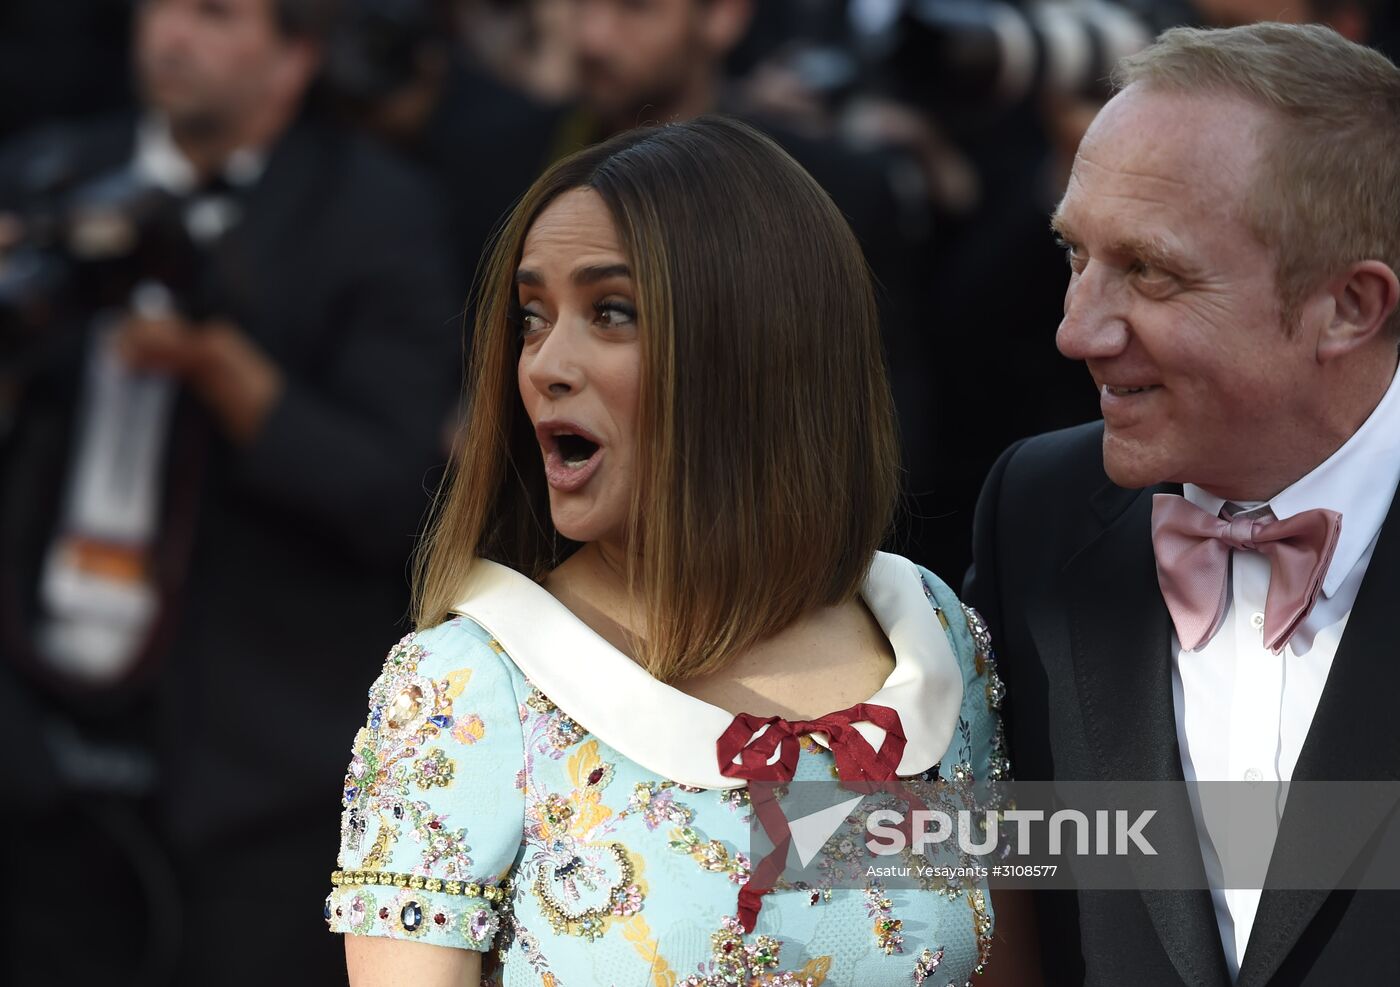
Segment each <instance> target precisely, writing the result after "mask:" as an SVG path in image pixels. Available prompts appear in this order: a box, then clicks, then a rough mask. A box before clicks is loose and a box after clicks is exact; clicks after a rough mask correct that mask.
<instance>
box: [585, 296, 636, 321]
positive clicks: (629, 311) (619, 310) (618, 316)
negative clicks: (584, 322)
mask: <svg viewBox="0 0 1400 987" xmlns="http://www.w3.org/2000/svg"><path fill="white" fill-rule="evenodd" d="M594 310H595V311H596V312H597V314H598V321H599V322H601V323H602V324H603V325H605V326H610V327H616V326H630V325H631V324H632V323H633V322H635V321H636V320H637V310H636V309H634V308H633V307H632V306H631V305H629V304H627V303H626V302H620V301H605V302H599V303H598V304H597V305H595V306H594Z"/></svg>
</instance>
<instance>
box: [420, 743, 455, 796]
mask: <svg viewBox="0 0 1400 987" xmlns="http://www.w3.org/2000/svg"><path fill="white" fill-rule="evenodd" d="M456 770H457V765H456V764H454V763H453V761H452V759H451V758H450V757H448V756H447V752H446V751H444V750H443V749H442V748H441V747H434V748H433V749H432V750H431V751H429V752H428V753H427V754H426V755H425V756H424V757H422V758H419V760H418V762H417V763H416V764H414V765H413V780H414V781H416V782H417V783H418V787H419V788H422V789H429V788H446V787H447V786H448V785H450V784H452V775H453V774H454V773H455V771H456Z"/></svg>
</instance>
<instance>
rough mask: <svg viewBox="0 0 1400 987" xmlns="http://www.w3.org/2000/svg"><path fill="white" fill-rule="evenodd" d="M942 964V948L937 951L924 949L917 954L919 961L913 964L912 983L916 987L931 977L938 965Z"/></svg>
mask: <svg viewBox="0 0 1400 987" xmlns="http://www.w3.org/2000/svg"><path fill="white" fill-rule="evenodd" d="M942 962H943V947H942V946H939V947H938V948H937V949H926V950H924V951H923V952H922V953H920V954H919V960H918V962H917V963H915V964H914V983H915V985H916V987H917V985H918V984H922V983H923V982H924V981H925V980H927V979H928V978H929V977H931V976H933V971H935V970H937V969H938V964H940V963H942Z"/></svg>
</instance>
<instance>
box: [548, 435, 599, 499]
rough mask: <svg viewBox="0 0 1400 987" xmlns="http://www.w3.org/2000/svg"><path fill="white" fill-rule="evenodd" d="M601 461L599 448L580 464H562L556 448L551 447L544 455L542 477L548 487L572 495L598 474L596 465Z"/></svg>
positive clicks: (562, 458) (561, 458) (561, 457)
mask: <svg viewBox="0 0 1400 987" xmlns="http://www.w3.org/2000/svg"><path fill="white" fill-rule="evenodd" d="M602 460H603V448H602V446H599V447H598V448H597V449H596V450H594V452H593V455H591V456H589V457H588V458H587V459H585V460H584V461H583V462H582V463H578V464H577V465H575V464H572V463H566V462H564V457H563V456H562V455H561V454H560V452H559V447H558V446H551V447H550V448H548V449H546V450H545V454H544V476H545V479H546V480H547V481H548V482H549V485H550V487H552V488H553V489H555V490H558V491H560V492H562V493H573V492H574V491H575V490H578V489H579V488H580V487H582V486H583V485H584V484H585V483H587V482H588V481H589V480H590V479H592V478H593V474H594V473H596V472H598V464H599V463H601V462H602Z"/></svg>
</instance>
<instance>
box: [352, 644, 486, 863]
mask: <svg viewBox="0 0 1400 987" xmlns="http://www.w3.org/2000/svg"><path fill="white" fill-rule="evenodd" d="M427 655H428V652H427V651H426V649H424V648H423V646H422V645H420V644H418V643H417V640H416V636H415V635H413V634H409V635H407V636H406V637H404V638H403V639H402V640H400V641H399V642H398V643H397V644H396V645H394V647H393V648H392V649H390V651H389V655H388V657H387V658H386V659H385V661H384V668H383V670H382V671H381V672H380V674H379V677H378V678H376V679H375V680H374V684H373V685H372V686H370V690H369V718H368V722H367V724H366V725H365V726H364V727H362V728H361V729H360V731H359V732H358V733H357V734H356V735H355V744H354V752H353V754H352V757H351V759H350V766H349V769H348V770H347V772H346V775H345V787H344V792H343V795H342V804H343V812H342V815H341V860H340V864H341V866H342V867H350V866H353V865H354V864H355V863H356V861H353V860H352V859H350V857H349V855H353V854H356V853H359V852H360V851H361V849H362V847H363V840H364V836H365V834H366V833H367V831H368V828H369V823H370V821H371V820H373V821H374V822H375V823H376V827H375V833H376V835H375V839H374V843H373V844H372V845H371V847H370V850H369V853H368V854H367V855H366V857H365V858H364V859H363V860H361V861H358V863H359V865H360V866H363V867H366V868H378V867H382V866H384V864H385V863H386V862H387V860H388V859H389V855H390V853H391V852H392V849H393V846H394V844H395V843H396V841H397V840H398V839H399V837H400V835H401V834H402V833H403V832H404V831H405V830H406V831H407V833H408V834H409V837H410V838H411V839H412V840H413V841H414V842H415V843H416V844H418V846H419V847H420V849H419V862H418V864H417V865H415V868H414V872H415V873H423V874H426V873H428V872H429V870H430V869H431V868H434V867H440V868H441V874H442V876H444V877H447V878H451V879H456V880H467V879H469V877H470V868H471V865H472V860H471V857H470V855H469V851H470V849H471V848H470V846H468V844H467V842H466V832H465V830H463V829H460V828H459V829H455V830H454V829H452V828H450V827H449V825H448V818H447V816H446V815H443V814H439V813H436V812H434V811H433V810H432V809H431V807H430V806H429V803H428V802H427V801H424V800H422V799H415V798H413V797H411V795H412V793H413V792H414V791H417V792H428V791H431V790H432V789H434V788H444V787H447V786H449V785H451V784H452V779H453V777H454V775H455V773H456V764H455V762H454V761H453V760H452V758H450V757H449V756H448V755H447V752H446V751H445V750H443V749H442V748H441V747H433V748H429V749H426V751H425V748H427V745H428V744H429V742H430V741H432V740H433V739H434V738H436V737H438V736H439V735H440V734H441V733H442V732H443V731H444V730H451V729H452V728H453V725H454V723H455V720H454V717H453V708H452V707H453V702H454V700H455V699H456V698H457V697H458V696H459V695H461V693H462V691H463V690H464V689H465V688H466V684H467V681H468V680H469V679H470V677H471V670H470V669H462V670H458V671H454V672H450V673H448V675H446V676H444V677H443V678H441V679H433V678H431V677H429V676H427V675H422V674H420V673H419V671H418V668H419V665H420V663H421V662H422V661H423V659H424V658H426V657H427ZM420 754H421V755H422V756H421V757H420V756H419V755H420Z"/></svg>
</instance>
